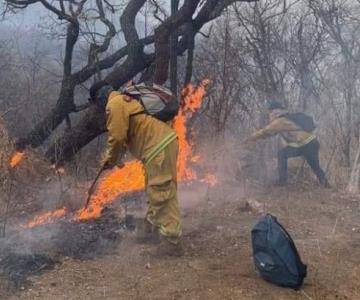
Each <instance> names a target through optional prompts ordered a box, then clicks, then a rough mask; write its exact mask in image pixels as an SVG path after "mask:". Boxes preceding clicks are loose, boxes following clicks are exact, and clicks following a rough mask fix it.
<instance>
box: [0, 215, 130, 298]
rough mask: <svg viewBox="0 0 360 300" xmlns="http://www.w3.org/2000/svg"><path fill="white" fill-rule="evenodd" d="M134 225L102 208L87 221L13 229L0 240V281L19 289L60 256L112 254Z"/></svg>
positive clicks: (55, 261) (59, 260)
mask: <svg viewBox="0 0 360 300" xmlns="http://www.w3.org/2000/svg"><path fill="white" fill-rule="evenodd" d="M133 228H134V222H133V219H132V218H131V216H126V215H125V214H124V213H119V211H117V210H115V209H111V208H105V209H104V210H103V212H102V215H101V217H100V218H98V219H93V220H90V221H87V222H69V221H68V220H61V221H60V222H58V223H57V224H52V225H48V226H47V227H46V229H45V228H44V227H36V228H32V229H29V230H27V231H20V232H13V233H12V234H10V235H9V236H8V237H7V238H6V239H2V240H1V242H0V281H1V278H3V279H6V281H7V285H8V288H10V289H17V288H22V287H24V286H26V285H27V283H28V281H27V280H28V277H29V276H32V275H36V274H39V273H41V272H43V271H45V270H49V269H52V268H53V267H54V265H55V264H56V263H61V260H62V258H63V257H71V258H74V259H92V258H95V257H99V256H103V255H108V254H111V253H112V251H113V250H114V249H115V248H116V247H117V245H118V244H119V243H120V241H121V237H122V234H123V233H124V231H125V230H127V229H130V230H132V229H133ZM0 294H1V288H0Z"/></svg>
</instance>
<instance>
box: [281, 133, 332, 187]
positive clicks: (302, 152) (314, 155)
mask: <svg viewBox="0 0 360 300" xmlns="http://www.w3.org/2000/svg"><path fill="white" fill-rule="evenodd" d="M319 150H320V144H319V142H318V141H317V140H316V139H315V140H313V141H311V142H310V143H308V144H306V145H304V146H302V147H299V148H296V147H290V146H287V147H285V148H283V149H281V150H280V151H279V153H278V168H279V184H286V183H287V177H288V176H287V169H288V164H287V160H288V158H290V157H298V156H302V157H304V158H305V160H306V162H307V163H308V164H309V166H310V167H311V169H312V170H313V171H314V173H315V175H316V176H317V178H318V180H319V182H320V184H321V185H323V186H326V187H328V186H329V183H328V181H327V179H326V176H325V173H324V171H323V170H322V169H321V167H320V162H319Z"/></svg>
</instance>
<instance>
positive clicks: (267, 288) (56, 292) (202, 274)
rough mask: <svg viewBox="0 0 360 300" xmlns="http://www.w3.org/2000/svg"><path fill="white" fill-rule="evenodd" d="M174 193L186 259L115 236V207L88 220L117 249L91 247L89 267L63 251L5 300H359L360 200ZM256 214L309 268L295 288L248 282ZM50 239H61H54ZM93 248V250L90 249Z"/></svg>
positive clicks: (306, 191) (281, 191)
mask: <svg viewBox="0 0 360 300" xmlns="http://www.w3.org/2000/svg"><path fill="white" fill-rule="evenodd" d="M182 190H183V191H182V193H181V194H180V198H181V199H183V201H182V202H183V204H184V242H185V246H186V255H185V256H184V257H181V258H160V257H156V255H155V252H154V251H155V247H156V246H144V245H138V244H136V243H135V239H134V233H133V232H131V231H126V230H123V229H120V228H123V227H122V226H123V224H122V223H121V222H120V223H121V224H120V223H119V224H118V223H117V221H116V219H121V218H120V216H119V215H117V216H114V214H115V211H117V210H118V209H119V205H118V204H117V205H116V207H115V208H114V209H111V210H109V215H108V216H109V217H110V219H111V221H110V220H107V218H106V214H105V219H103V221H100V220H98V221H94V223H93V225H92V226H97V225H96V224H97V223H96V222H98V223H99V224H101V225H98V226H99V227H98V228H102V229H101V230H99V231H98V232H104V231H105V232H106V235H108V234H110V233H111V228H117V226H119V227H118V228H117V230H119V229H120V231H119V232H118V233H117V234H119V235H121V237H120V238H119V239H116V241H117V242H116V243H110V244H108V243H104V244H102V245H103V246H105V248H106V249H107V251H105V252H102V251H103V250H104V249H103V250H101V251H100V252H98V250H96V249H95V248H92V247H91V246H89V248H88V249H87V250H86V251H85V253H87V255H85V257H87V259H84V257H81V259H79V257H76V255H75V256H74V255H71V253H66V254H67V255H66V254H65V253H64V255H57V256H56V257H57V259H58V263H57V264H55V265H54V268H53V269H52V270H42V272H41V273H40V274H39V275H37V276H31V277H29V281H30V284H29V285H27V286H26V287H25V289H24V290H21V289H20V290H19V289H18V290H15V291H12V292H11V293H10V292H8V293H7V296H6V297H4V298H7V299H35V298H36V299H276V300H278V299H284V300H285V299H286V300H288V299H290V300H291V299H324V300H325V299H330V300H331V299H343V300H345V299H359V298H360V284H359V282H358V278H359V276H360V268H359V265H360V259H359V257H358V255H356V253H357V252H358V250H359V247H360V227H359V224H358V218H359V213H360V206H359V203H360V202H359V199H358V198H351V197H348V196H345V195H342V194H341V193H339V192H336V191H334V190H324V189H320V188H314V187H311V189H310V188H304V187H299V186H298V187H288V188H265V189H262V191H253V192H247V193H246V194H244V193H241V194H239V191H240V190H242V188H241V189H240V188H234V187H231V188H230V187H225V186H223V185H222V186H217V187H214V188H210V189H206V188H202V189H198V188H194V187H193V188H191V187H186V189H182ZM184 190H186V192H185V191H184ZM194 196H196V197H197V199H194ZM186 199H188V200H186ZM192 199H194V201H193V200H192ZM195 200H198V201H195ZM142 206H144V204H143V205H142ZM140 209H141V205H140V204H139V202H137V203H135V204H133V205H132V204H131V202H130V201H128V204H127V211H128V212H129V211H130V212H135V213H138V214H141V213H139V211H140ZM261 212H270V213H273V214H274V215H276V216H277V217H278V219H279V220H280V221H281V222H282V223H283V224H284V225H285V226H286V227H287V229H288V230H289V231H290V232H291V234H292V235H293V238H294V240H295V242H296V244H297V246H298V249H299V251H300V253H301V255H302V258H303V260H304V262H305V263H307V265H308V269H309V272H308V277H307V278H306V280H305V285H304V288H303V289H302V290H300V291H293V290H290V289H283V288H278V287H275V286H272V285H270V284H268V283H266V282H264V281H263V280H261V279H260V278H258V276H257V275H256V273H255V271H254V267H253V263H252V257H251V245H250V230H251V227H252V225H253V224H254V222H256V220H257V218H258V217H259V215H260V214H261ZM104 220H107V221H104ZM107 222H110V223H107ZM113 222H115V225H114V223H113ZM53 226H55V225H53ZM72 226H74V225H72ZM78 226H80V228H79V229H81V230H80V232H81V233H80V234H79V235H78V236H73V237H72V238H71V239H70V240H71V241H73V243H75V244H76V242H78V240H85V241H83V242H84V243H85V244H86V243H88V242H89V240H87V241H86V238H85V237H86V234H85V233H84V232H86V230H85V228H89V227H81V226H89V224H88V225H84V224H83V225H78ZM70 228H71V227H70ZM90 228H91V226H90ZM115 231H116V230H115ZM65 234H66V236H69V235H70V234H71V232H66V231H65ZM57 236H58V237H61V234H60V235H57ZM110 237H112V234H110ZM61 238H62V239H64V238H65V237H64V236H62V237H61ZM111 240H112V239H111V238H110V241H111ZM80 244H81V243H80ZM91 244H93V245H94V244H96V245H97V244H100V245H101V243H98V241H96V242H94V243H90V245H91ZM60 248H61V247H60ZM80 248H81V247H80ZM100 248H101V247H100ZM76 251H77V250H76ZM76 251H75V252H76ZM81 251H82V250H81ZM81 251H80V253H82V252H81ZM91 253H92V254H93V255H91ZM99 253H106V255H100V254H99ZM89 258H91V259H89ZM4 293H5V292H4ZM4 293H3V294H4Z"/></svg>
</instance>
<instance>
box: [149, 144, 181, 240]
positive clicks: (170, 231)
mask: <svg viewBox="0 0 360 300" xmlns="http://www.w3.org/2000/svg"><path fill="white" fill-rule="evenodd" d="M177 155H178V141H177V140H174V141H173V142H171V143H170V144H169V145H168V146H167V147H166V148H165V149H164V150H163V151H161V152H160V153H159V154H158V155H157V156H156V157H155V158H154V159H152V160H151V161H150V162H148V163H147V164H146V165H145V184H146V186H145V192H146V195H147V202H148V204H149V208H148V212H147V214H146V219H147V220H148V221H149V222H150V223H151V224H152V225H154V226H156V227H157V228H158V229H159V232H160V234H162V235H163V236H165V237H166V238H167V239H168V240H169V241H170V242H172V243H175V244H176V243H177V242H178V241H179V239H180V237H181V233H182V228H181V220H180V219H181V216H180V209H179V202H178V198H177V171H176V162H177Z"/></svg>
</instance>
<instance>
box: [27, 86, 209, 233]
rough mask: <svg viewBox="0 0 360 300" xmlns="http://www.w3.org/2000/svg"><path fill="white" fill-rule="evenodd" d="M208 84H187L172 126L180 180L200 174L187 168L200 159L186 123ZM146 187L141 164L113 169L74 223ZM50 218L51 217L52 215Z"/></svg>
mask: <svg viewBox="0 0 360 300" xmlns="http://www.w3.org/2000/svg"><path fill="white" fill-rule="evenodd" d="M208 84H209V81H208V80H204V81H202V82H201V83H200V84H199V85H198V86H197V87H193V86H192V85H188V86H187V87H186V88H184V90H183V93H182V96H183V100H184V103H183V107H182V108H181V109H180V111H179V114H178V116H177V117H176V118H175V120H174V124H173V127H174V130H175V131H176V133H177V135H178V140H179V158H178V178H179V180H194V179H197V174H196V173H195V171H193V170H192V169H191V168H189V166H188V165H189V162H193V163H194V162H196V161H198V160H199V158H200V157H199V156H193V155H192V150H193V149H192V148H193V145H192V144H189V143H188V142H187V130H186V120H187V119H188V118H189V117H191V115H192V114H193V113H194V112H195V111H196V110H198V109H199V108H200V107H201V104H202V101H203V98H204V96H205V93H206V88H207V85H208ZM209 178H210V177H209ZM209 178H208V179H203V180H202V181H203V182H215V181H214V179H212V180H210V181H208V180H209ZM144 186H145V180H144V171H143V166H142V164H141V163H140V162H139V161H131V162H128V163H126V164H125V166H124V167H123V168H114V169H113V170H111V171H108V174H106V175H105V176H104V177H103V178H102V179H101V180H100V182H99V184H98V186H97V189H96V191H95V193H94V194H93V196H92V197H91V199H90V203H89V206H88V207H87V208H86V209H85V208H82V209H80V210H79V211H78V212H76V213H75V215H74V216H73V220H75V221H76V220H89V219H93V218H98V217H100V215H101V211H102V209H103V207H104V206H105V205H107V204H109V203H112V202H114V201H115V200H116V199H117V197H119V196H120V195H125V194H127V193H132V192H136V191H140V190H142V189H144ZM64 213H65V212H64ZM48 216H50V213H49V214H48ZM52 217H54V216H52ZM49 218H50V217H49ZM47 221H48V219H46V218H44V221H43V222H42V224H43V223H46V222H47ZM35 223H36V225H38V224H39V222H35V220H34V221H32V222H31V223H29V224H35ZM36 225H35V226H36Z"/></svg>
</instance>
